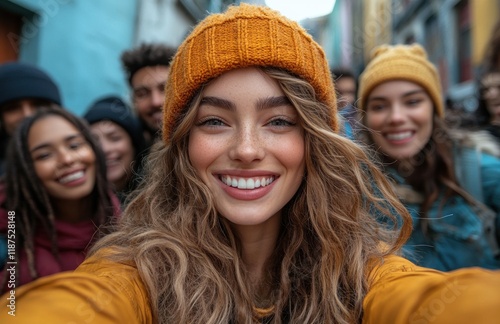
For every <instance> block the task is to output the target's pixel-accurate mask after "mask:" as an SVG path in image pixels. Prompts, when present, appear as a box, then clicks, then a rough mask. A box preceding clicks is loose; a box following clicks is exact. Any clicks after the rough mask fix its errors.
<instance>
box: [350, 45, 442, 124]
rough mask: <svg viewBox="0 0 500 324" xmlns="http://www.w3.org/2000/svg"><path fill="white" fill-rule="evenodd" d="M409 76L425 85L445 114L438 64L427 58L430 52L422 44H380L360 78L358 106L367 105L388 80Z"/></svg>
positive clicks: (437, 107)
mask: <svg viewBox="0 0 500 324" xmlns="http://www.w3.org/2000/svg"><path fill="white" fill-rule="evenodd" d="M393 80H405V81H410V82H415V83H417V84H418V85H420V86H421V87H423V88H424V89H425V90H426V91H427V93H428V94H429V96H430V97H431V99H432V101H433V102H434V107H435V109H436V114H437V115H438V116H439V117H444V106H443V97H442V93H441V82H440V80H439V75H438V73H437V70H436V68H435V67H434V65H433V64H432V63H431V62H430V61H429V60H428V59H427V52H426V51H425V49H424V48H423V47H422V46H420V45H418V44H413V45H394V46H389V45H381V46H378V47H376V48H375V49H374V50H373V52H372V55H371V60H370V62H369V63H368V65H367V66H366V68H365V70H364V71H363V73H362V74H361V75H360V78H359V91H358V97H359V101H358V107H359V108H360V109H361V110H364V109H366V100H367V99H368V96H369V95H370V92H371V91H372V90H373V89H374V88H375V87H377V86H378V85H380V84H381V83H384V82H386V81H393Z"/></svg>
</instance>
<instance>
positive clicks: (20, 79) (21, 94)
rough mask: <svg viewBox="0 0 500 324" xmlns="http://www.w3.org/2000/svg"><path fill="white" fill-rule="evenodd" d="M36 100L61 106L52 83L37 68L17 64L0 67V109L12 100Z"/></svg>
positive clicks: (58, 94)
mask: <svg viewBox="0 0 500 324" xmlns="http://www.w3.org/2000/svg"><path fill="white" fill-rule="evenodd" d="M27 98H37V99H45V100H48V101H50V102H53V103H55V104H58V105H61V95H60V93H59V89H58V88H57V86H56V84H55V83H54V81H53V80H52V79H51V78H50V77H49V75H48V74H47V73H45V72H44V71H42V70H40V69H39V68H38V67H36V66H33V65H30V64H26V63H19V62H11V63H5V64H1V65H0V107H1V106H3V105H4V104H5V103H7V102H9V101H12V100H19V99H27Z"/></svg>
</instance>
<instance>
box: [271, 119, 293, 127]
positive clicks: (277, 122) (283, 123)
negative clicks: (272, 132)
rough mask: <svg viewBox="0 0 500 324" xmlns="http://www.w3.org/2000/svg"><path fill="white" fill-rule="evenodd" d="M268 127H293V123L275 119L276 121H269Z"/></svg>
mask: <svg viewBox="0 0 500 324" xmlns="http://www.w3.org/2000/svg"><path fill="white" fill-rule="evenodd" d="M268 125H271V126H278V127H284V126H293V125H295V123H293V122H291V121H289V120H286V119H284V118H276V119H273V120H271V121H270V122H269V123H268Z"/></svg>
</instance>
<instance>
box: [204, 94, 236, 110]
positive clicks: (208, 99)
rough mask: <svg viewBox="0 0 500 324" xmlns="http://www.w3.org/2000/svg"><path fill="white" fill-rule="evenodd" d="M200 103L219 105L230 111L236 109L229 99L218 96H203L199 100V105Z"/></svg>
mask: <svg viewBox="0 0 500 324" xmlns="http://www.w3.org/2000/svg"><path fill="white" fill-rule="evenodd" d="M201 105H209V106H214V107H220V108H224V109H227V110H230V111H234V110H235V109H236V106H235V105H234V104H233V103H232V102H231V101H229V100H226V99H222V98H219V97H210V96H207V97H203V98H202V99H201V101H200V106H201Z"/></svg>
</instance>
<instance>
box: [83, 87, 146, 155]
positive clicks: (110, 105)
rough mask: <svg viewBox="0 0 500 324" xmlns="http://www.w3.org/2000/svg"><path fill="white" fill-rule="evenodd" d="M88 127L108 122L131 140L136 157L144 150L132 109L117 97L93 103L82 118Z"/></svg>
mask: <svg viewBox="0 0 500 324" xmlns="http://www.w3.org/2000/svg"><path fill="white" fill-rule="evenodd" d="M83 118H85V119H86V120H87V121H88V123H89V124H90V125H92V124H94V123H97V122H100V121H103V120H109V121H112V122H114V123H115V124H118V125H119V126H120V127H122V128H123V129H124V130H125V131H126V132H127V133H128V134H129V136H130V138H131V139H132V145H134V148H135V153H136V156H137V155H138V154H139V153H141V152H142V151H143V150H144V147H145V144H144V137H143V134H142V128H141V125H140V123H139V120H138V119H137V117H136V116H135V115H134V113H133V111H132V109H130V107H129V106H127V104H126V103H125V102H124V101H123V100H122V99H120V98H119V97H117V96H108V97H104V98H101V99H98V100H97V101H95V102H94V103H93V104H92V105H91V106H90V108H89V110H88V111H87V112H86V113H85V115H84V116H83Z"/></svg>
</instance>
